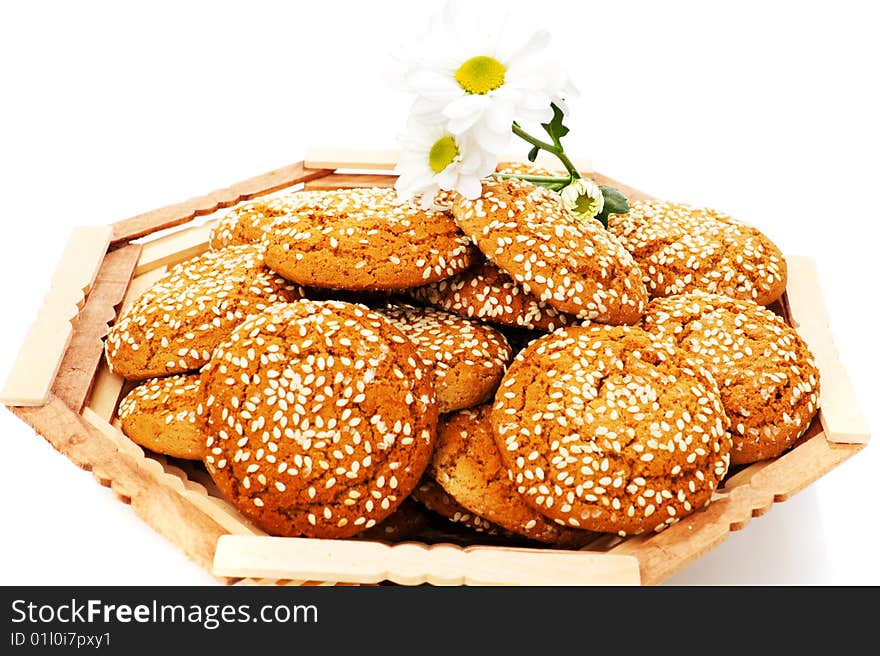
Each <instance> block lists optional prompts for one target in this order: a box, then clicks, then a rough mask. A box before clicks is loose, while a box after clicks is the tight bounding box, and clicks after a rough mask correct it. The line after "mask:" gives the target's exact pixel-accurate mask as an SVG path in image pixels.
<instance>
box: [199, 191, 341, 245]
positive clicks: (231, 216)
mask: <svg viewBox="0 0 880 656" xmlns="http://www.w3.org/2000/svg"><path fill="white" fill-rule="evenodd" d="M326 193H327V192H325V191H294V192H287V193H284V194H282V195H277V196H274V197H272V198H258V199H256V200H252V201H248V202H245V203H240V204H238V205H236V206H235V207H233V208H232V209H231V210H229V212H227V213H226V214H225V215H224V216H223V217H222V218H221V219H220V220H219V221H217V223H215V224H214V226H213V227H212V228H211V233H210V236H209V237H208V244H209V246H210V247H211V249H212V250H220V249H223V248H226V247H227V246H237V245H241V244H256V243H260V242H262V241H263V240H264V239H265V238H266V234H267V231H268V229H269V227H270V226H271V225H272V222H273V221H275V219H277V218H279V217H284V216H287V215H289V214H291V213H293V212H295V211H296V210H298V209H300V208H301V207H303V206H304V205H307V204H309V203H314V202H317V201H318V200H320V199H321V198H322V197H323V196H324V195H325V194H326Z"/></svg>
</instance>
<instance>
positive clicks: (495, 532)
mask: <svg viewBox="0 0 880 656" xmlns="http://www.w3.org/2000/svg"><path fill="white" fill-rule="evenodd" d="M412 498H413V499H415V500H416V501H418V502H419V503H420V504H422V505H423V506H424V507H425V508H427V509H428V510H430V511H431V512H433V513H436V514H438V515H440V516H441V517H443V518H445V519H447V520H449V521H450V522H452V523H454V524H461V525H462V526H464V527H465V528H469V529H470V530H472V531H476V532H477V533H484V534H486V535H492V536H507V537H510V536H511V535H512V534H511V533H510V532H509V531H505V530H504V529H503V528H501V527H500V526H498V525H497V524H493V523H492V522H490V521H489V520H487V519H483V518H482V517H480V516H479V515H475V514H474V513H472V512H471V511H470V510H468V509H467V508H465V507H464V506H462V505H461V504H460V503H458V502H457V501H456V500H455V499H453V498H452V497H451V496H449V495H448V494H446V491H445V490H444V489H443V488H442V487H440V485H438V484H437V482H436V481H434V480H432V479H431V478H429V477H425V478H423V479H422V480H421V481H420V482H419V484H418V485H417V486H416V489H415V490H413V492H412Z"/></svg>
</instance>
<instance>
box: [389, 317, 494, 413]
mask: <svg viewBox="0 0 880 656" xmlns="http://www.w3.org/2000/svg"><path fill="white" fill-rule="evenodd" d="M379 311H380V312H381V313H382V314H384V315H385V316H386V317H388V318H389V319H390V320H391V322H392V323H393V324H394V325H395V327H396V328H397V329H398V330H400V332H402V333H403V334H404V335H406V336H407V337H409V339H410V340H411V341H412V342H413V344H415V346H416V348H417V349H418V352H419V355H420V356H421V357H422V359H423V360H424V361H425V364H426V365H427V366H429V367H432V368H433V370H434V390H435V393H436V395H437V407H438V410H439V412H440V413H446V412H452V411H454V410H460V409H462V408H470V407H472V406H475V405H479V404H480V403H483V402H484V401H485V400H486V399H488V398H490V397H491V396H492V395H493V394H494V393H495V390H496V389H497V387H498V383H499V382H501V377H502V376H503V375H504V371H505V369H506V368H507V363H508V362H509V361H510V346H509V345H508V343H507V340H506V339H505V338H504V335H502V334H501V333H499V332H498V331H497V330H494V329H492V328H490V327H489V326H485V325H483V324H481V323H479V322H476V321H472V320H470V319H465V318H463V317H459V316H458V315H455V314H450V313H449V312H444V311H443V310H437V309H434V308H427V307H414V306H412V305H406V304H388V305H386V306H385V307H384V308H382V309H380V310H379Z"/></svg>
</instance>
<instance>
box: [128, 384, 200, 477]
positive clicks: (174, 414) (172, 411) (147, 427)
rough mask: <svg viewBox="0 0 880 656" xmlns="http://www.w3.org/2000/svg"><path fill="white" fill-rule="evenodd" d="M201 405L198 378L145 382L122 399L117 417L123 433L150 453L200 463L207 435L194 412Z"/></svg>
mask: <svg viewBox="0 0 880 656" xmlns="http://www.w3.org/2000/svg"><path fill="white" fill-rule="evenodd" d="M202 401H203V397H202V388H201V385H200V383H199V375H198V374H178V375H176V376H166V377H164V378H153V379H151V380H147V381H145V382H143V383H141V384H140V385H138V386H137V387H135V388H134V389H132V390H131V391H130V392H129V393H128V394H126V395H125V397H123V399H122V401H120V402H119V409H118V410H117V413H116V414H117V416H118V417H119V420H120V423H121V425H122V432H123V433H125V434H126V435H127V436H128V437H129V438H130V439H131V440H132V441H133V442H136V443H137V444H140V445H141V446H144V447H147V448H148V449H150V450H151V451H155V452H157V453H164V454H165V455H168V456H174V457H175V458H185V459H188V460H201V459H202V456H203V455H204V451H205V442H206V435H205V433H204V432H202V424H201V422H197V421H196V412H197V410H198V408H199V406H200V405H201V403H202Z"/></svg>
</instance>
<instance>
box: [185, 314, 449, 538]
mask: <svg viewBox="0 0 880 656" xmlns="http://www.w3.org/2000/svg"><path fill="white" fill-rule="evenodd" d="M201 375H202V386H203V391H204V395H205V404H204V408H205V421H206V423H207V432H208V433H209V438H208V443H207V450H206V455H205V465H206V466H207V468H208V472H209V473H210V474H211V477H212V478H213V479H214V481H215V482H216V483H217V487H218V488H219V489H220V491H221V492H222V493H223V495H224V496H225V497H226V498H227V499H229V501H230V502H231V503H233V504H234V505H235V506H236V507H237V508H238V509H239V510H240V511H241V512H242V513H243V514H244V515H246V516H247V517H248V518H250V519H251V520H252V521H253V522H254V523H255V524H256V525H257V526H259V527H260V528H262V529H263V530H265V531H266V532H268V533H270V534H273V535H287V536H294V535H305V536H308V537H326V538H343V537H350V536H352V535H354V534H356V533H359V532H360V531H362V530H364V529H368V528H372V527H373V526H374V525H375V524H377V523H379V522H381V521H382V520H384V519H385V518H386V517H388V516H389V515H391V513H393V512H394V510H395V509H396V508H397V506H398V505H400V503H401V501H403V499H404V498H406V496H407V495H409V493H410V492H411V491H412V489H413V488H414V487H415V486H416V484H417V483H418V481H419V478H420V477H421V475H422V473H423V472H424V470H425V467H427V464H428V462H429V460H430V458H431V452H432V451H433V448H434V433H435V430H436V425H437V406H436V403H435V400H434V389H433V382H432V376H431V372H430V370H429V369H427V368H426V367H425V366H424V364H423V363H422V361H421V358H420V357H419V355H418V352H417V351H416V347H415V346H414V345H413V344H412V343H411V342H410V341H409V339H407V337H406V336H404V335H403V334H402V333H401V332H400V331H399V330H397V329H396V328H395V327H394V326H393V325H392V324H391V322H390V321H389V320H388V319H386V318H385V317H384V316H382V315H380V314H377V313H375V312H372V311H370V310H368V309H367V308H365V307H363V306H361V305H353V304H349V303H338V302H335V301H296V302H293V303H280V304H276V305H273V306H271V307H269V308H267V309H266V310H265V311H263V312H261V313H260V314H257V315H254V316H251V317H249V318H248V319H247V320H246V321H244V322H243V323H242V324H240V325H239V326H237V327H236V328H235V329H234V330H233V331H232V333H231V334H230V336H229V338H228V339H227V340H226V341H225V342H223V343H222V344H220V345H219V346H218V347H217V348H216V349H215V350H214V353H213V355H212V357H211V361H210V362H209V363H208V364H207V365H206V366H205V368H204V369H203V370H202V372H201Z"/></svg>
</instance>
